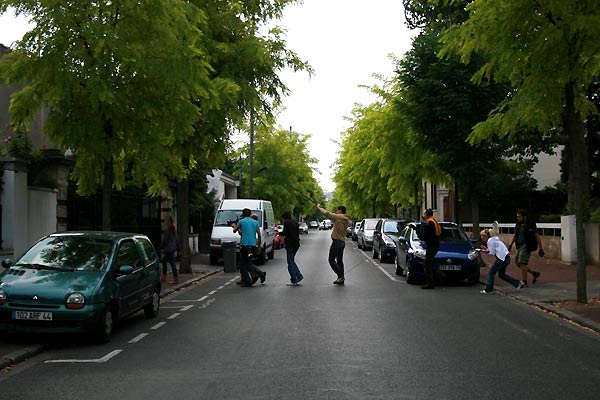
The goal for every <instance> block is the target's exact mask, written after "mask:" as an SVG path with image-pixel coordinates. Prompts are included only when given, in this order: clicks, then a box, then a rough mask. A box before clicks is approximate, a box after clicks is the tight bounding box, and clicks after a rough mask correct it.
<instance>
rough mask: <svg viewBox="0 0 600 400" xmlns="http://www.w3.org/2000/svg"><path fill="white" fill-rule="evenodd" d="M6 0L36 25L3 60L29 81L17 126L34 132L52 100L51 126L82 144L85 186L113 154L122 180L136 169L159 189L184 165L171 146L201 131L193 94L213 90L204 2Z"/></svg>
mask: <svg viewBox="0 0 600 400" xmlns="http://www.w3.org/2000/svg"><path fill="white" fill-rule="evenodd" d="M2 4H3V5H6V4H10V5H12V6H15V7H17V10H18V11H19V12H22V13H25V14H28V15H31V17H32V19H33V21H34V22H35V23H36V26H35V27H34V28H33V29H32V30H31V31H30V32H28V33H27V34H25V36H24V37H23V39H22V40H21V41H19V42H18V44H17V47H16V49H14V51H13V52H11V53H9V54H8V55H6V56H5V57H3V58H2V61H1V63H0V75H1V76H2V77H3V78H5V79H6V80H7V81H8V83H28V84H27V86H25V88H24V89H22V90H20V91H19V92H17V93H15V94H14V95H13V97H12V100H11V113H12V120H13V122H14V125H15V126H16V127H17V128H18V129H19V130H26V129H27V126H28V125H29V123H30V122H31V120H32V118H33V116H34V115H35V113H36V112H37V111H38V110H40V109H41V107H43V106H47V107H48V109H49V110H50V112H49V115H48V120H47V123H46V125H45V131H46V133H47V134H48V136H49V137H50V138H51V139H52V140H53V141H54V142H55V143H56V144H58V145H59V146H60V147H61V148H62V149H67V148H70V149H72V150H73V151H74V154H75V160H76V167H75V176H76V178H77V180H78V184H79V188H78V191H79V192H80V193H82V194H84V193H93V192H95V191H96V189H97V187H98V185H99V184H101V183H102V182H103V180H104V179H105V177H104V176H103V174H102V172H101V171H103V165H104V164H105V163H106V162H111V163H112V164H113V166H114V184H115V186H116V187H117V188H120V187H121V186H122V185H123V183H124V177H125V172H126V171H127V170H129V169H131V170H132V171H133V173H134V176H135V177H136V181H137V182H138V183H140V184H141V183H145V184H146V185H147V186H148V187H149V190H150V192H151V193H157V192H159V191H160V190H161V189H163V188H165V187H166V182H167V180H166V179H167V178H166V177H167V175H172V176H181V175H182V174H183V173H184V166H183V165H182V160H181V157H180V156H178V154H177V153H174V152H173V151H172V149H173V145H174V144H175V143H181V142H185V141H186V140H187V139H186V138H187V137H189V136H191V135H193V134H194V124H195V123H196V122H197V121H198V119H199V117H200V113H199V109H198V108H197V107H196V105H195V102H196V101H208V99H210V98H212V97H214V96H215V89H214V85H213V82H211V80H210V79H209V72H210V70H211V67H210V65H208V64H207V63H206V61H205V59H206V56H205V49H203V48H202V47H200V44H201V38H202V33H201V32H200V31H199V30H198V28H197V27H198V25H199V24H200V23H201V22H202V21H203V20H204V15H203V14H202V13H201V12H200V10H199V9H197V8H196V7H194V6H192V5H190V4H189V3H186V2H182V1H173V2H168V3H165V2H160V1H146V2H144V5H143V6H141V5H140V3H139V2H137V1H132V0H128V1H121V2H118V3H115V2H112V1H102V2H96V3H93V4H92V3H85V4H77V5H75V4H69V3H66V4H65V3H64V2H58V1H46V2H42V3H39V2H37V3H32V2H26V1H19V2H17V1H11V2H3V3H2Z"/></svg>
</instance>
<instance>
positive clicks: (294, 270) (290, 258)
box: [285, 247, 302, 283]
mask: <svg viewBox="0 0 600 400" xmlns="http://www.w3.org/2000/svg"><path fill="white" fill-rule="evenodd" d="M297 252H298V248H297V247H291V248H290V247H286V248H285V253H286V255H287V266H288V272H289V273H290V280H291V281H292V283H295V282H297V281H298V279H300V277H301V276H302V274H301V273H300V269H299V268H298V264H296V260H294V257H296V253H297Z"/></svg>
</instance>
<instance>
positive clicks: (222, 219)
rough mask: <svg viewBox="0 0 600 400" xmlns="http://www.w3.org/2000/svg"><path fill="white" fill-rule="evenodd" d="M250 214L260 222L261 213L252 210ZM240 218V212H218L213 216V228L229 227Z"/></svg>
mask: <svg viewBox="0 0 600 400" xmlns="http://www.w3.org/2000/svg"><path fill="white" fill-rule="evenodd" d="M252 214H255V215H256V216H257V217H258V220H259V221H260V220H261V215H262V211H259V210H252ZM241 218H242V210H219V211H217V215H216V216H215V226H230V225H231V224H232V223H234V222H238V221H239V220H240V219H241Z"/></svg>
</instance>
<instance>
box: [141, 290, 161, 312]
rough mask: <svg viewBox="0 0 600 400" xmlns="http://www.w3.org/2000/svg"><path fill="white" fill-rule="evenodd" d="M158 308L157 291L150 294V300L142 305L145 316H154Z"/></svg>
mask: <svg viewBox="0 0 600 400" xmlns="http://www.w3.org/2000/svg"><path fill="white" fill-rule="evenodd" d="M159 309H160V295H159V294H158V291H156V292H154V293H153V294H152V302H151V303H149V304H146V307H144V315H145V316H146V318H156V316H157V315H158V311H159Z"/></svg>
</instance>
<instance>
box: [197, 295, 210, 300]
mask: <svg viewBox="0 0 600 400" xmlns="http://www.w3.org/2000/svg"><path fill="white" fill-rule="evenodd" d="M206 299H208V296H202V297H200V298H199V299H198V300H196V301H204V300H206Z"/></svg>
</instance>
